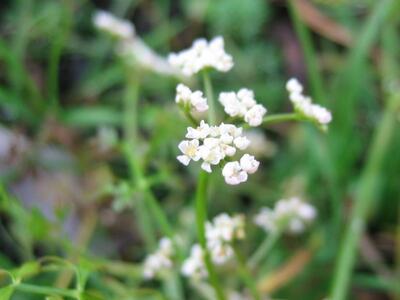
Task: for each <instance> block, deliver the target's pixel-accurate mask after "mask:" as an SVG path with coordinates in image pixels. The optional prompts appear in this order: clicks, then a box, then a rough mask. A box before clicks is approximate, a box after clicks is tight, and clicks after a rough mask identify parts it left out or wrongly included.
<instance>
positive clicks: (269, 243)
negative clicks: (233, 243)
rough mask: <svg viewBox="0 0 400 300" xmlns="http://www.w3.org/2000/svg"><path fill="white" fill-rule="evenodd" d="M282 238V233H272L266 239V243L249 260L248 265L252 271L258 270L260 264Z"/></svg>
mask: <svg viewBox="0 0 400 300" xmlns="http://www.w3.org/2000/svg"><path fill="white" fill-rule="evenodd" d="M280 236H281V233H280V232H271V234H270V235H268V237H267V238H265V239H264V241H263V242H262V243H261V245H260V246H259V247H258V248H257V250H256V251H255V252H254V254H253V255H252V256H251V257H250V259H249V262H248V264H249V267H250V268H251V269H254V268H256V267H257V266H258V265H259V264H260V262H261V261H262V260H263V258H264V257H265V256H266V255H267V254H268V253H269V251H271V249H272V247H273V246H274V245H275V243H276V242H277V240H278V239H279V237H280Z"/></svg>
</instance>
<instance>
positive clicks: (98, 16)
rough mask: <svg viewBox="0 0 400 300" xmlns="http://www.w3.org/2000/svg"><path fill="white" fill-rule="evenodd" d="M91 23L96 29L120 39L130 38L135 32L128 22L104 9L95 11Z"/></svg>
mask: <svg viewBox="0 0 400 300" xmlns="http://www.w3.org/2000/svg"><path fill="white" fill-rule="evenodd" d="M93 24H94V25H95V26H96V27H97V28H98V29H100V30H102V31H105V32H107V33H109V34H111V35H113V36H115V37H117V38H120V39H131V38H133V36H134V34H135V28H134V27H133V25H132V24H131V23H130V22H128V21H125V20H122V19H119V18H116V17H115V16H113V15H112V14H110V13H108V12H106V11H98V12H96V13H95V15H94V16H93Z"/></svg>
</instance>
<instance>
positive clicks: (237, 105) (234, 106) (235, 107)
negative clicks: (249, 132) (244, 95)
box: [218, 92, 246, 117]
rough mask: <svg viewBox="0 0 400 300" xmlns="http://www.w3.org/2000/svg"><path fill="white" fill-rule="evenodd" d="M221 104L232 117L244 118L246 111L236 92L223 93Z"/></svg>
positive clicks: (220, 98) (221, 94)
mask: <svg viewBox="0 0 400 300" xmlns="http://www.w3.org/2000/svg"><path fill="white" fill-rule="evenodd" d="M218 100H219V102H220V103H221V104H222V106H223V107H224V110H225V112H226V113H227V114H228V115H230V116H231V117H236V116H243V115H244V114H245V113H246V111H245V108H244V107H243V105H242V103H241V102H240V101H239V99H238V97H237V96H236V94H235V93H234V92H223V93H220V94H219V98H218Z"/></svg>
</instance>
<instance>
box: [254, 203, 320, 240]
mask: <svg viewBox="0 0 400 300" xmlns="http://www.w3.org/2000/svg"><path fill="white" fill-rule="evenodd" d="M315 216H316V211H315V208H314V207H313V206H311V205H310V204H308V203H304V202H302V201H301V200H300V199H299V198H296V197H293V198H290V199H282V200H279V201H278V202H277V203H276V204H275V207H274V209H273V210H271V209H269V208H262V209H261V211H260V213H259V214H257V215H256V216H255V218H254V223H255V224H257V225H258V226H260V227H261V228H263V229H264V230H265V231H267V232H276V231H280V230H283V231H284V230H287V231H289V232H290V233H294V234H298V233H301V232H303V231H304V229H305V228H306V225H307V224H308V223H310V222H312V221H313V220H314V219H315Z"/></svg>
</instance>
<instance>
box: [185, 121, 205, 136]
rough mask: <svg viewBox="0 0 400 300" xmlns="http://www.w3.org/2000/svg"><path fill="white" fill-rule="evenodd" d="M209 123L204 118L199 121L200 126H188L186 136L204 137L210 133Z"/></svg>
mask: <svg viewBox="0 0 400 300" xmlns="http://www.w3.org/2000/svg"><path fill="white" fill-rule="evenodd" d="M210 130H211V129H210V125H208V124H207V123H206V122H204V120H201V121H200V126H199V127H197V128H196V129H195V128H192V127H188V128H187V133H186V138H188V139H205V138H206V137H207V136H208V135H209V134H210Z"/></svg>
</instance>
